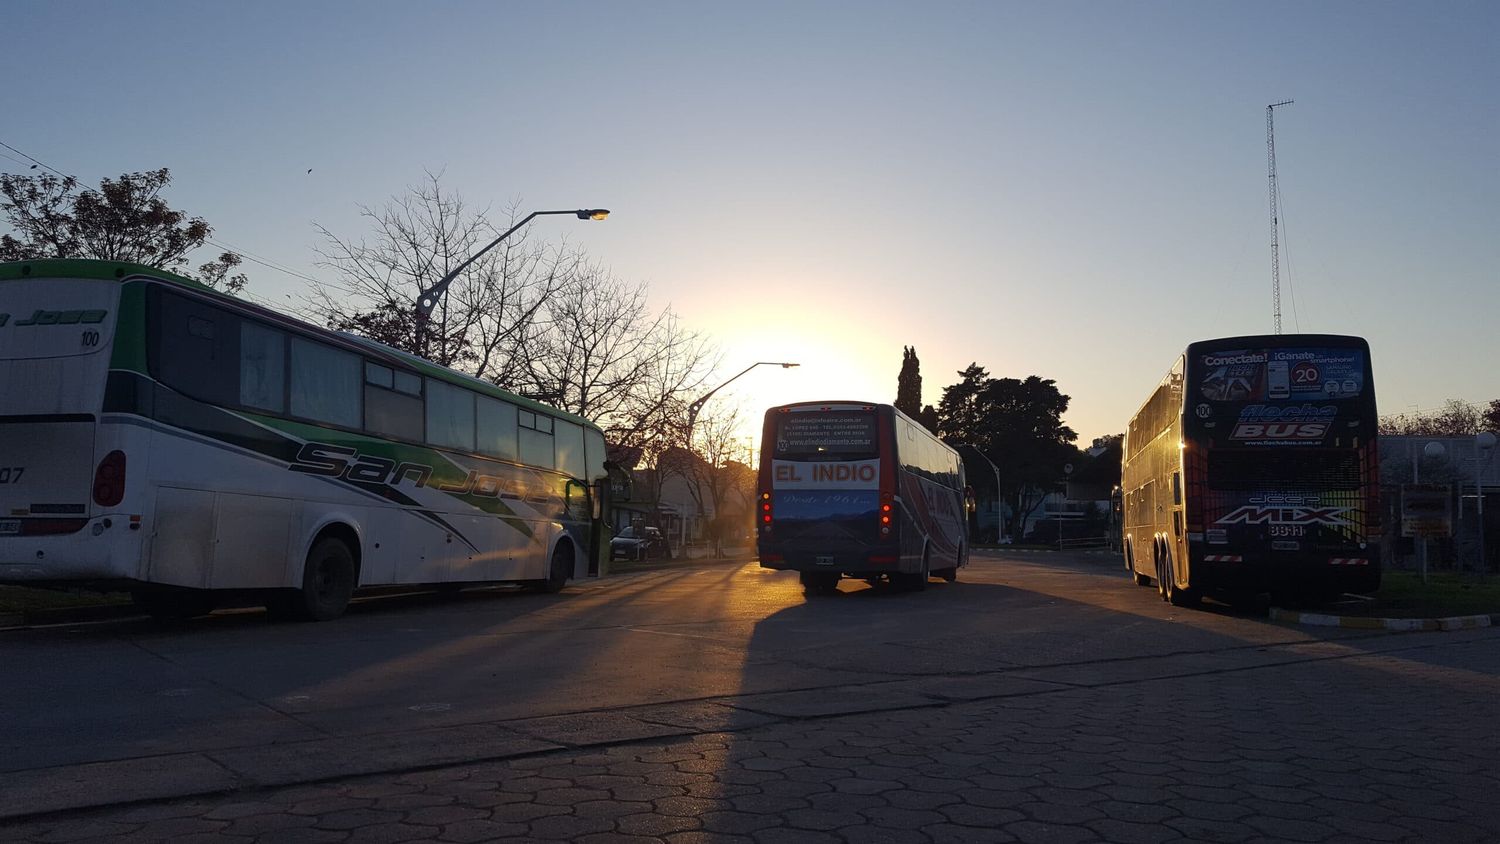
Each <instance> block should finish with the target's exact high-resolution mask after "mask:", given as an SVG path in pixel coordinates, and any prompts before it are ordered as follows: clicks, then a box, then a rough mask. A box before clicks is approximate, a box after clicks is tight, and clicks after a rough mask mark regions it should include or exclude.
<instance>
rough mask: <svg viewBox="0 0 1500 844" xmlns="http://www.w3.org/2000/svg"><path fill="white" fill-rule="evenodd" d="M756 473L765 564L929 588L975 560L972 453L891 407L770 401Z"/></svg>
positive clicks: (804, 576) (833, 584) (828, 578)
mask: <svg viewBox="0 0 1500 844" xmlns="http://www.w3.org/2000/svg"><path fill="white" fill-rule="evenodd" d="M758 477H759V483H758V488H759V505H758V506H759V512H758V519H759V525H758V528H757V545H758V550H759V552H760V565H761V566H762V567H763V568H768V569H778V570H783V571H795V572H799V573H800V576H801V580H802V584H803V585H804V586H805V587H807V588H808V589H809V590H811V591H830V590H833V589H835V588H837V586H838V583H839V580H840V579H841V578H842V577H844V576H846V575H847V576H849V577H855V578H865V579H867V580H870V581H871V582H875V581H877V580H879V579H882V578H884V579H889V580H890V581H891V582H893V583H894V584H896V585H898V586H900V587H902V588H904V589H909V590H920V589H925V588H926V587H927V581H928V579H929V575H936V576H938V577H941V578H943V579H944V580H948V581H953V580H956V579H957V578H958V570H959V569H960V568H962V567H963V566H965V565H967V564H968V559H969V548H968V534H967V526H968V519H967V513H968V509H969V507H970V506H971V502H972V495H970V494H969V492H968V488H967V486H966V485H965V483H964V469H963V461H962V460H960V459H959V456H958V452H956V451H954V450H953V449H952V448H949V447H948V446H947V445H946V444H944V443H943V441H942V440H939V439H938V438H937V437H935V436H933V435H932V434H931V433H929V432H928V431H927V429H926V428H925V427H923V426H922V424H921V423H919V422H917V421H915V420H913V419H911V418H910V417H908V416H907V415H906V414H904V413H902V412H901V411H899V410H897V409H896V408H895V407H893V406H892V405H889V404H869V403H863V402H849V401H834V402H802V403H798V404H789V405H783V406H781V407H773V408H771V409H770V410H767V411H766V417H765V427H764V430H763V434H762V438H761V454H760V467H759V476H758Z"/></svg>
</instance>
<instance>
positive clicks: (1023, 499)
mask: <svg viewBox="0 0 1500 844" xmlns="http://www.w3.org/2000/svg"><path fill="white" fill-rule="evenodd" d="M958 374H959V377H960V379H961V380H960V381H959V382H958V383H957V384H954V385H953V386H951V387H948V388H947V389H946V390H944V391H943V400H942V402H941V403H940V404H939V405H938V408H937V416H938V433H939V435H941V436H942V438H943V439H944V440H946V441H947V442H948V443H949V444H950V445H954V446H958V445H971V446H974V447H975V448H977V449H979V450H980V451H981V452H983V453H984V455H985V456H986V457H988V458H989V459H990V460H992V461H994V463H995V465H996V467H998V468H999V470H1000V485H1001V492H1002V494H1003V495H1005V496H1006V497H1007V498H1010V499H1013V500H1015V501H1016V504H1017V506H1016V507H1015V509H1014V512H1013V513H1012V519H1013V520H1014V523H1013V525H1012V534H1013V535H1014V533H1015V532H1016V530H1017V528H1019V526H1020V525H1022V524H1024V521H1025V519H1026V517H1027V516H1028V515H1029V514H1030V513H1031V512H1032V511H1033V510H1035V509H1036V507H1037V506H1038V505H1039V504H1040V503H1041V499H1042V497H1043V496H1044V495H1045V493H1046V491H1047V490H1050V489H1052V488H1054V487H1055V485H1056V484H1057V483H1058V482H1059V481H1060V480H1061V479H1062V477H1063V465H1064V464H1067V463H1071V462H1074V461H1076V460H1077V459H1078V454H1079V452H1078V449H1077V448H1075V447H1074V446H1073V441H1074V440H1076V439H1078V435H1077V434H1076V433H1074V432H1073V429H1071V428H1069V427H1068V426H1066V425H1064V424H1063V423H1062V415H1063V413H1064V412H1066V411H1067V409H1068V402H1069V401H1070V399H1069V397H1068V396H1066V395H1064V394H1063V393H1061V392H1060V391H1059V390H1058V389H1057V383H1056V382H1055V381H1053V380H1051V379H1048V378H1040V377H1038V376H1035V375H1031V376H1027V378H1026V379H1025V380H1017V379H1015V378H991V377H990V375H989V372H988V371H987V370H986V369H985V368H984V367H982V366H979V365H978V364H977V363H974V364H970V365H969V367H968V368H967V369H965V370H963V371H962V372H960V373H958Z"/></svg>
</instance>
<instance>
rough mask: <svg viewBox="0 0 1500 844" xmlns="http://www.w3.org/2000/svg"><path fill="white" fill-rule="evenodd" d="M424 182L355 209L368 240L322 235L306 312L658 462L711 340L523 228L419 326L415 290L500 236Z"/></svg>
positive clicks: (433, 177) (700, 377)
mask: <svg viewBox="0 0 1500 844" xmlns="http://www.w3.org/2000/svg"><path fill="white" fill-rule="evenodd" d="M426 176H427V177H426V180H425V181H424V182H422V183H421V184H419V185H416V186H413V187H412V188H410V189H409V191H408V192H407V193H406V194H404V195H400V196H397V197H395V198H393V199H392V200H390V201H389V202H387V203H386V204H385V205H384V206H383V207H380V208H369V207H364V208H361V216H362V217H364V219H365V220H367V221H368V222H369V223H370V225H371V228H372V232H371V234H370V235H369V237H368V239H359V240H352V239H344V238H341V237H339V236H337V235H335V234H333V233H332V232H330V231H329V230H328V229H327V228H325V227H322V226H320V227H319V231H321V232H322V234H323V236H324V238H325V239H326V240H327V245H326V246H325V247H324V248H323V249H321V250H320V254H322V256H323V258H324V260H323V262H322V264H321V265H322V266H324V267H327V268H328V269H331V270H333V271H335V272H336V273H337V274H338V277H339V282H338V283H337V284H328V285H319V286H318V287H316V288H315V289H314V291H313V298H312V300H311V302H310V304H309V307H310V309H311V310H312V312H313V313H314V314H315V315H316V316H317V317H319V318H321V319H322V320H323V321H325V322H326V323H327V324H328V325H330V326H332V327H334V328H339V329H342V330H346V331H351V332H353V333H356V334H360V335H363V336H366V337H370V338H372V339H375V340H379V341H381V342H383V343H385V344H387V345H389V346H394V347H395V348H398V349H403V350H406V351H409V352H411V353H413V354H417V355H420V356H422V357H426V358H427V359H429V360H432V361H434V362H436V363H440V364H443V365H445V366H451V367H454V368H456V369H461V370H464V371H467V372H471V373H473V374H474V375H476V376H477V377H480V378H483V379H485V380H487V381H491V382H493V383H495V384H498V385H499V386H501V387H503V388H505V389H508V390H512V391H514V392H517V393H521V394H523V395H528V396H533V397H535V398H538V399H540V400H542V401H545V402H547V403H549V404H552V405H553V406H555V407H558V408H560V409H562V410H566V411H569V412H572V413H576V414H578V415H580V416H584V417H586V418H588V419H591V420H594V421H595V422H597V423H598V424H599V425H600V427H602V428H603V429H604V431H605V435H606V437H607V439H608V440H609V442H610V445H611V446H612V447H613V448H614V449H615V451H616V453H627V452H628V453H631V454H637V455H640V456H641V463H642V464H643V465H648V466H652V465H655V462H656V459H657V458H658V457H660V456H661V455H662V454H664V453H665V452H666V450H667V449H668V448H669V447H670V446H671V445H673V444H674V443H679V442H680V440H681V438H680V435H679V434H678V432H679V431H680V420H681V419H682V418H683V409H684V408H685V407H686V406H687V403H688V401H689V400H690V399H691V398H693V397H694V396H695V395H696V394H697V393H699V392H701V390H702V387H703V383H704V380H705V379H706V378H707V377H708V375H709V374H710V373H711V372H712V367H713V364H714V363H715V362H716V360H715V356H714V352H713V350H712V348H711V345H710V343H709V342H708V340H707V339H706V338H705V337H703V336H702V335H701V334H698V333H697V332H694V331H690V330H688V329H686V328H684V327H683V326H682V325H681V324H680V323H679V321H678V319H677V316H676V315H675V314H674V313H672V311H671V310H670V309H669V308H663V309H661V310H659V311H657V310H653V309H652V308H651V305H650V303H649V301H648V299H647V290H646V286H645V285H644V284H639V283H627V282H624V281H621V280H619V279H617V278H615V277H614V276H612V275H610V274H609V273H608V272H607V271H605V270H603V269H601V268H600V267H599V265H598V264H597V263H594V262H592V261H590V260H588V258H587V256H586V255H585V254H584V253H583V251H582V250H580V249H576V248H571V247H569V246H568V245H567V242H566V241H563V242H562V243H561V244H559V245H557V246H551V247H549V246H548V245H546V244H542V243H538V242H536V241H534V240H531V239H529V238H528V236H527V235H528V233H529V228H528V229H523V230H521V231H519V232H517V233H516V234H515V235H512V236H511V237H509V238H506V240H504V241H503V242H502V243H501V244H500V245H499V246H497V247H495V248H494V249H492V250H491V251H489V252H487V253H485V254H484V255H483V256H481V257H480V258H479V259H478V260H476V261H474V262H473V263H472V264H470V265H469V266H467V267H465V268H464V270H463V271H462V272H461V273H460V274H459V275H458V276H457V277H456V278H455V279H454V280H453V282H452V283H451V284H450V285H449V287H448V290H447V295H446V296H443V297H442V298H441V299H440V300H439V302H438V303H437V306H436V308H435V309H434V310H433V312H432V316H431V318H430V319H425V320H424V319H421V318H419V317H418V316H417V312H416V303H417V300H418V298H419V297H420V295H421V293H422V292H423V291H424V290H427V289H428V288H430V287H431V286H432V285H434V284H436V283H437V282H438V281H439V280H441V279H442V278H443V277H444V276H446V275H447V274H448V273H449V272H451V271H452V269H453V268H455V267H458V266H459V265H461V264H462V263H463V262H464V261H465V260H466V259H468V258H469V257H470V256H471V255H473V254H474V253H476V252H478V251H479V250H480V249H481V248H483V247H484V246H485V245H486V244H488V243H489V242H490V241H492V240H493V239H494V238H495V236H496V235H497V233H498V232H499V231H501V230H502V229H499V228H497V227H496V226H494V225H492V224H491V223H490V222H489V220H488V219H487V216H486V211H484V210H480V211H473V210H470V209H469V208H468V207H467V206H466V205H465V203H464V201H463V199H462V198H461V197H459V196H457V195H455V194H453V193H450V192H448V191H446V190H445V189H444V188H443V186H442V183H441V181H442V174H440V173H432V172H428V173H427V174H426ZM507 215H508V217H509V222H510V223H511V224H513V223H514V222H515V221H516V220H517V219H518V218H519V217H520V216H521V215H520V214H518V213H517V208H516V207H515V206H512V207H511V208H510V209H508V211H507ZM508 227H509V226H508V225H507V228H508Z"/></svg>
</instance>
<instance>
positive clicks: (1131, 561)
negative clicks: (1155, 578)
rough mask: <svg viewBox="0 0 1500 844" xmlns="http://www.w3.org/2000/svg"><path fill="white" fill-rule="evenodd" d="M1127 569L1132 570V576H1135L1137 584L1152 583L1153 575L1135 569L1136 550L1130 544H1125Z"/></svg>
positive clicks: (1147, 584)
mask: <svg viewBox="0 0 1500 844" xmlns="http://www.w3.org/2000/svg"><path fill="white" fill-rule="evenodd" d="M1125 570H1126V571H1128V572H1130V576H1131V577H1133V578H1135V585H1136V586H1150V585H1151V575H1149V574H1141V573H1140V572H1138V571H1136V570H1135V550H1134V549H1133V548H1132V547H1131V546H1129V545H1126V546H1125Z"/></svg>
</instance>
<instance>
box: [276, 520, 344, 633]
mask: <svg viewBox="0 0 1500 844" xmlns="http://www.w3.org/2000/svg"><path fill="white" fill-rule="evenodd" d="M357 577H358V574H357V569H356V567H355V565H354V552H352V551H350V550H349V546H348V545H346V544H344V541H343V540H341V539H337V538H335V537H332V536H325V537H323V538H322V539H319V540H318V541H317V542H314V543H313V547H312V550H310V551H308V552H307V563H306V565H304V566H303V567H302V588H301V589H298V590H297V591H296V593H295V594H294V595H293V596H292V606H291V610H292V615H293V617H295V618H296V619H297V620H298V621H332V620H333V619H335V618H338V617H339V616H341V615H343V614H344V610H345V609H346V608H348V606H349V599H350V598H351V597H353V596H354V587H355V584H356V581H357Z"/></svg>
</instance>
